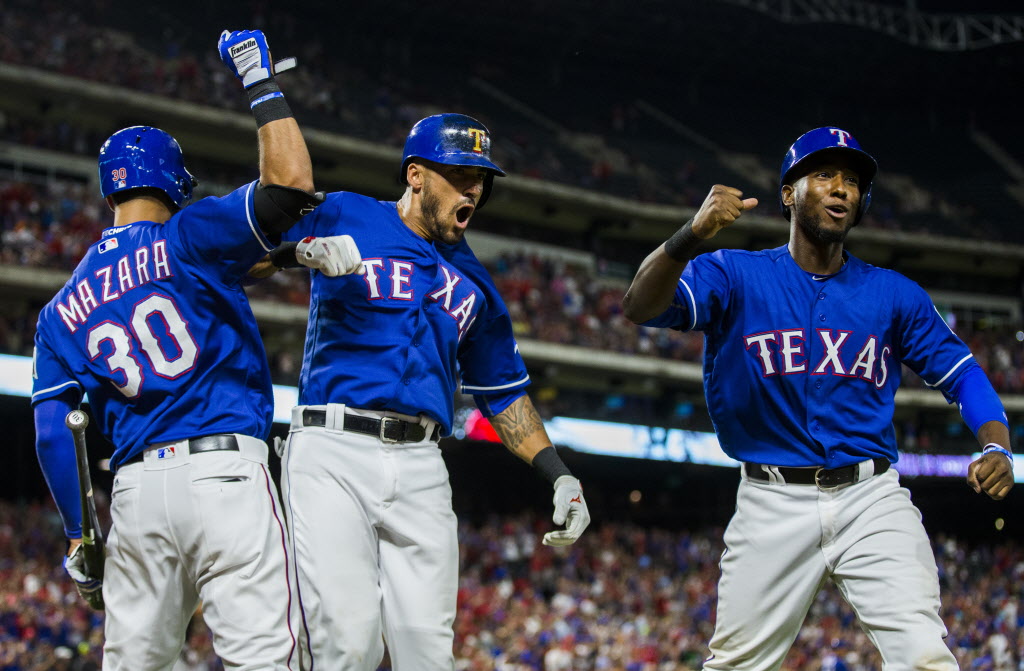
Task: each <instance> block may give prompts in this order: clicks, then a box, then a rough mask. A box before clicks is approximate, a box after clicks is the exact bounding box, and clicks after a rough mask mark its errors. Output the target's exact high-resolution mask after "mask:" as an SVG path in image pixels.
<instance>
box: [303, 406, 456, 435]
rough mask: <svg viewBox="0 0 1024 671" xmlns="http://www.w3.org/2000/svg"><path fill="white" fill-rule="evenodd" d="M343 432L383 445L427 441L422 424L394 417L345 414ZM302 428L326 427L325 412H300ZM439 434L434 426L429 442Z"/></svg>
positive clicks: (438, 428)
mask: <svg viewBox="0 0 1024 671" xmlns="http://www.w3.org/2000/svg"><path fill="white" fill-rule="evenodd" d="M343 421H344V426H343V427H342V428H343V429H344V430H345V431H353V432H355V433H364V434H366V435H368V436H374V437H376V438H379V439H380V440H381V441H382V442H385V443H422V442H423V441H424V440H426V439H427V430H426V428H424V427H423V425H422V424H418V423H416V422H407V421H405V420H404V419H397V418H395V417H381V418H379V419H378V418H376V417H360V416H359V415H351V414H349V413H347V412H346V413H345V419H344V420H343ZM302 425H303V426H327V411H326V410H316V409H314V408H306V409H304V410H303V411H302ZM440 434H441V425H440V424H434V430H433V431H431V432H430V440H432V441H435V442H436V441H437V439H438V437H439V436H440Z"/></svg>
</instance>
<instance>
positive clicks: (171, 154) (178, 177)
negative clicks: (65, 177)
mask: <svg viewBox="0 0 1024 671" xmlns="http://www.w3.org/2000/svg"><path fill="white" fill-rule="evenodd" d="M99 178H100V194H101V195H102V196H103V197H104V198H106V197H108V196H111V195H113V194H115V193H121V192H123V191H127V190H129V189H139V188H144V187H148V188H154V189H159V190H161V191H163V192H164V193H165V194H167V197H168V198H170V199H171V202H172V203H174V205H175V206H176V207H178V208H182V207H184V206H185V205H187V204H188V202H189V201H190V200H191V199H192V195H193V193H194V192H195V188H196V186H198V185H199V181H198V180H197V179H196V178H195V177H194V176H193V175H192V173H190V172H189V171H188V170H187V169H186V168H185V158H184V156H183V155H182V153H181V147H180V146H179V145H178V142H177V140H175V139H174V138H173V137H171V136H170V135H169V134H167V133H165V132H164V131H162V130H160V129H159V128H154V127H152V126H130V127H128V128H123V129H121V130H119V131H117V132H116V133H114V134H113V135H111V136H110V137H109V138H108V139H107V141H106V142H104V143H103V146H102V147H101V148H100V155H99Z"/></svg>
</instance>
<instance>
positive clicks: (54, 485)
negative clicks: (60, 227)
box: [32, 31, 359, 671]
mask: <svg viewBox="0 0 1024 671" xmlns="http://www.w3.org/2000/svg"><path fill="white" fill-rule="evenodd" d="M219 51H220V55H221V57H222V59H223V60H224V62H225V63H226V64H227V65H228V66H229V67H230V68H231V69H232V71H233V72H234V73H235V74H236V75H237V76H238V77H239V78H240V79H241V80H242V81H243V82H244V85H245V87H246V89H247V92H248V94H249V98H250V101H251V107H252V112H253V115H254V116H255V119H256V122H257V125H258V126H259V145H260V180H259V182H253V183H251V184H246V185H245V186H243V187H241V188H239V189H238V190H236V191H234V192H232V193H230V194H228V195H227V196H224V197H223V198H205V199H203V200H201V201H199V202H197V203H195V204H194V205H191V206H188V207H186V205H187V203H188V202H189V200H190V198H191V196H192V191H193V189H194V187H195V185H196V180H195V179H194V178H193V177H192V175H191V174H190V173H189V172H188V170H186V169H185V165H184V161H183V157H182V153H181V149H180V148H179V146H178V143H177V142H176V141H175V140H174V138H172V137H171V136H170V135H168V134H167V133H165V132H164V131H162V130H159V129H157V128H153V127H149V126H133V127H130V128H125V129H123V130H120V131H118V132H117V133H114V134H113V135H112V136H111V137H110V139H108V140H107V141H106V143H105V144H104V145H103V147H102V149H100V154H99V177H100V193H101V194H102V195H103V197H104V198H105V199H106V201H107V204H108V205H109V206H110V208H111V209H112V210H113V212H114V222H113V226H111V227H109V228H107V229H106V230H105V231H104V232H103V237H102V239H101V240H100V241H98V242H97V243H95V244H93V245H92V246H91V247H90V248H89V250H88V251H87V253H86V254H85V256H84V258H83V259H82V261H81V263H80V264H79V266H78V267H77V268H76V269H75V271H74V273H73V274H72V277H71V279H70V280H69V281H68V282H67V284H65V285H64V287H63V288H62V289H61V290H60V291H59V292H58V293H57V295H56V296H55V297H54V298H53V300H51V301H50V302H49V304H47V306H46V307H45V308H44V309H43V311H42V312H41V313H40V316H39V324H38V328H37V333H36V341H35V342H36V349H35V357H34V372H33V378H34V380H33V394H32V403H33V405H34V412H35V425H36V433H37V452H38V455H39V462H40V465H41V466H42V469H43V473H44V475H45V476H46V480H47V483H48V485H49V487H50V491H51V493H52V494H53V497H54V500H55V501H56V502H57V505H58V508H59V509H60V513H61V516H62V518H63V521H64V528H65V533H66V534H67V536H68V538H69V539H71V540H70V551H69V553H68V556H67V558H66V559H65V566H66V568H67V570H68V573H69V574H70V575H71V577H72V578H73V579H74V580H75V582H76V583H77V585H78V587H79V590H80V591H81V592H82V594H83V596H84V597H86V599H87V600H89V601H90V603H91V604H93V605H97V604H98V602H99V600H98V599H97V596H98V594H97V593H98V592H99V591H100V590H101V591H102V597H103V599H102V601H103V602H105V604H106V620H105V637H106V642H105V646H104V658H103V668H104V669H105V670H106V669H110V670H121V669H124V670H131V671H157V670H163V669H170V668H171V667H172V666H173V664H174V663H175V660H176V659H177V657H178V655H179V652H180V650H181V646H182V642H183V640H184V636H185V627H186V625H187V624H188V622H189V619H190V618H191V617H192V614H193V613H194V612H195V610H196V607H197V605H198V604H199V602H200V601H202V602H203V604H204V617H205V619H206V622H207V623H208V624H209V626H210V629H211V630H212V631H213V634H214V647H215V649H216V651H217V653H218V655H220V657H221V658H222V659H223V660H224V663H225V666H226V668H229V669H244V670H256V669H259V670H260V671H264V670H269V669H273V670H275V671H278V670H283V669H296V668H298V663H297V660H296V654H297V646H296V638H297V634H298V626H297V614H298V613H297V610H296V608H295V606H294V604H295V600H294V599H293V595H294V584H293V578H291V577H290V575H289V573H290V561H289V560H288V557H287V552H286V531H285V527H284V520H283V515H282V511H281V507H280V504H279V501H278V499H277V496H276V493H275V487H274V484H273V482H272V481H271V479H270V477H269V475H268V472H267V445H266V443H265V442H264V440H265V438H266V436H267V433H268V431H269V427H270V422H271V418H272V409H273V397H272V394H271V384H270V374H269V371H268V366H267V360H266V354H265V352H264V350H263V345H262V342H261V340H260V336H259V332H258V330H257V327H256V321H255V319H254V317H253V314H252V311H251V310H250V308H249V305H248V302H247V301H246V297H245V294H244V293H243V291H242V288H241V284H240V280H241V279H242V277H243V276H245V274H246V273H247V271H248V270H249V268H250V267H251V266H252V265H253V264H254V263H256V262H257V261H258V260H260V259H261V258H262V257H263V256H264V255H266V254H267V253H268V252H269V251H271V250H272V249H273V248H274V245H273V240H274V239H279V238H280V235H281V233H282V232H284V231H285V230H287V229H288V228H289V227H291V226H292V224H293V223H294V222H295V221H296V220H298V219H299V217H300V216H302V214H304V213H305V212H306V211H309V210H310V209H311V208H314V207H316V206H317V205H318V204H319V202H320V199H319V198H318V197H316V196H315V195H314V194H313V177H312V167H311V164H310V159H309V154H308V152H307V150H306V146H305V143H304V141H303V139H302V135H301V134H300V132H299V127H298V125H297V124H296V122H295V119H294V118H293V117H292V115H291V112H290V111H289V109H288V104H287V102H286V101H285V99H284V98H283V96H282V94H281V91H280V88H279V87H278V85H277V84H276V82H275V79H274V76H273V69H272V66H271V61H270V57H269V52H268V49H267V44H266V40H265V38H264V36H263V34H262V33H261V32H259V31H243V32H232V33H229V32H228V31H225V32H224V34H223V35H222V36H221V39H220V44H219ZM328 250H329V251H330V252H331V254H330V255H328V254H327V251H328ZM300 251H302V252H304V253H303V254H301V255H300V258H302V259H303V260H304V261H305V262H306V263H308V264H309V265H310V266H311V267H316V268H319V269H320V270H322V271H324V272H325V273H326V274H332V275H333V274H337V273H339V272H345V271H347V270H354V269H355V268H356V267H357V266H358V265H359V264H358V258H359V256H358V252H357V250H355V248H354V246H352V245H351V240H347V241H346V240H343V239H342V240H329V241H323V240H320V241H317V240H311V241H307V242H305V243H303V244H302V245H300ZM346 254H347V259H348V262H347V266H346V265H345V258H346ZM339 259H340V265H339ZM86 394H87V395H88V400H89V403H90V405H91V407H92V415H93V417H94V418H95V419H96V421H97V423H98V424H99V426H100V429H101V430H102V432H103V434H104V435H105V436H106V437H107V438H108V439H109V440H110V441H111V442H112V443H113V445H114V452H113V456H112V457H111V460H110V461H111V467H112V470H113V471H114V472H115V474H116V476H115V479H114V486H113V493H112V504H111V516H112V518H113V528H112V529H111V531H110V536H109V539H108V545H107V550H108V551H107V557H106V562H105V569H104V575H105V582H104V583H103V584H102V585H101V584H99V581H97V580H95V579H93V578H92V577H91V576H88V575H85V574H84V572H83V563H82V561H81V553H79V552H78V548H79V547H80V540H79V538H80V535H81V526H80V522H81V510H80V507H81V506H80V505H79V503H78V493H77V490H78V485H77V481H76V464H75V457H74V447H73V443H72V438H71V435H70V433H69V432H68V431H67V429H65V428H64V423H63V421H64V420H63V418H64V416H65V414H66V413H67V412H68V411H69V410H70V409H71V408H73V407H77V405H78V404H79V402H80V401H81V400H82V399H83V397H84V396H85V395H86Z"/></svg>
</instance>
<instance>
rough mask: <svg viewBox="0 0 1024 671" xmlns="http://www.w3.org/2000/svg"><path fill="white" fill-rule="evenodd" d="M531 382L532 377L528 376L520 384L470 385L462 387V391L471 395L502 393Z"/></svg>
mask: <svg viewBox="0 0 1024 671" xmlns="http://www.w3.org/2000/svg"><path fill="white" fill-rule="evenodd" d="M529 381H530V376H529V375H527V376H526V377H524V378H523V379H522V380H519V381H518V382H509V383H508V384H502V385H498V386H497V387H472V386H470V385H462V390H463V391H466V392H471V393H472V392H480V391H500V390H502V389H512V388H513V387H518V386H519V385H522V384H526V383H527V382H529Z"/></svg>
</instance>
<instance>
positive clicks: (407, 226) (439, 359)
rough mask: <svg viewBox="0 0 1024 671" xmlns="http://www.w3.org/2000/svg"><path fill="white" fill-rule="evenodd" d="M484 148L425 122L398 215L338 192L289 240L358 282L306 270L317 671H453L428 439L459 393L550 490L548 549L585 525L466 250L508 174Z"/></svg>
mask: <svg viewBox="0 0 1024 671" xmlns="http://www.w3.org/2000/svg"><path fill="white" fill-rule="evenodd" d="M490 147H491V138H490V134H489V133H488V131H487V128H486V127H484V125H483V124H481V123H480V122H479V121H477V120H475V119H472V118H470V117H468V116H463V115H461V114H440V115H436V116H431V117H428V118H426V119H423V120H421V121H420V122H418V123H417V124H416V125H415V126H414V127H413V128H412V131H411V132H410V133H409V136H408V139H407V141H406V144H405V152H404V157H403V160H402V167H401V172H400V180H401V181H402V182H403V183H404V184H405V185H406V190H405V193H404V195H403V196H402V197H401V199H400V200H399V201H398V202H385V201H379V200H375V199H373V198H368V197H366V196H361V195H358V194H355V193H346V192H339V193H331V194H328V195H327V197H326V201H325V202H324V204H323V205H321V206H320V207H318V208H317V209H316V210H315V211H314V212H313V213H312V214H310V215H308V216H306V217H305V218H303V219H302V221H300V222H299V224H298V225H297V226H296V227H295V228H294V229H292V231H290V232H289V234H288V235H289V237H290V238H294V239H300V238H302V237H303V236H308V235H311V236H333V235H335V234H339V233H346V234H349V235H351V236H352V237H353V238H354V239H355V241H356V243H357V244H358V246H359V249H360V251H361V253H362V257H363V258H362V267H363V271H364V272H363V274H362V275H361V276H355V275H353V276H349V277H327V276H326V275H325V274H324V273H322V272H313V278H312V297H311V303H310V316H309V327H308V330H307V334H306V348H305V357H304V360H303V366H302V374H301V379H300V385H299V386H300V391H299V394H300V397H299V400H300V403H301V404H302V405H299V406H298V407H296V408H294V409H293V411H292V424H291V431H290V434H289V439H288V443H287V445H286V447H285V453H284V455H283V469H282V470H283V473H284V475H283V488H282V491H283V496H284V497H285V506H286V508H287V510H288V517H289V521H290V524H291V532H292V533H291V540H292V547H293V551H294V553H295V557H296V566H297V569H298V581H297V582H298V591H299V598H300V601H301V605H302V612H303V623H304V625H305V628H306V631H307V633H308V636H309V650H310V656H309V661H310V662H311V664H310V666H309V668H311V669H346V670H349V669H366V670H372V669H376V668H377V664H378V663H379V662H380V660H381V659H382V657H383V652H384V640H386V642H387V646H388V650H389V652H390V655H391V661H392V663H393V664H394V668H395V669H396V671H431V670H437V669H446V670H449V671H450V670H451V669H453V668H454V657H453V651H452V643H453V638H454V634H453V631H452V623H453V622H454V619H455V608H456V591H457V587H458V562H459V554H458V544H457V536H456V519H455V514H454V512H453V511H452V501H451V498H452V492H451V487H450V486H449V483H448V472H447V470H446V468H445V465H444V461H443V460H442V458H441V452H440V450H439V449H438V446H437V440H438V438H439V437H441V436H446V435H448V434H449V433H451V429H452V421H453V414H454V394H455V392H456V390H457V389H458V388H459V386H460V384H461V388H462V390H463V391H464V392H466V393H469V394H472V395H473V396H474V398H475V400H476V403H477V405H478V406H479V407H480V409H481V410H482V411H483V412H484V414H486V415H487V416H488V417H490V419H491V422H492V424H493V425H494V428H495V430H496V431H497V433H498V435H499V436H500V437H501V439H502V441H503V442H504V443H505V445H506V446H507V447H508V449H509V450H511V451H512V452H513V453H514V454H516V455H517V456H519V457H520V458H521V459H523V460H524V461H526V462H527V463H530V464H532V465H533V466H535V467H536V468H537V470H538V471H539V472H540V473H541V474H543V475H544V476H545V477H547V478H548V479H549V480H550V481H551V483H552V485H553V487H554V505H555V513H554V518H553V519H554V522H555V524H558V525H561V524H563V523H564V524H565V525H566V526H565V528H564V529H559V530H555V531H552V532H549V533H548V534H546V535H545V537H544V542H545V543H547V544H549V545H568V544H570V543H572V542H574V541H575V540H576V539H577V538H578V537H579V536H580V534H581V533H582V532H583V530H584V528H585V527H586V526H587V524H588V523H589V522H590V515H589V513H588V511H587V505H586V502H585V501H584V499H583V492H582V490H581V488H580V483H579V480H577V479H576V478H574V477H573V476H572V475H571V474H570V472H569V470H568V468H566V466H565V464H563V463H562V461H561V459H559V457H558V454H557V453H556V452H555V449H554V448H553V447H552V446H551V441H550V439H549V438H548V436H547V433H546V432H545V430H544V426H543V424H542V422H541V420H540V416H539V415H538V413H537V411H536V410H535V409H534V407H533V404H532V403H531V402H530V399H529V397H528V396H527V395H526V392H525V387H526V385H527V384H528V383H529V376H528V375H527V373H526V367H525V365H524V363H523V360H522V358H521V357H520V355H519V351H518V348H517V346H516V343H515V340H514V339H513V337H512V325H511V321H510V319H509V317H508V313H507V311H506V309H505V305H504V303H503V302H502V300H501V298H500V296H499V295H498V292H497V290H496V289H495V287H494V284H493V283H492V281H491V279H490V277H489V276H488V274H487V271H486V270H485V269H484V268H483V266H482V265H481V264H480V262H479V261H478V260H477V259H476V257H475V256H474V255H473V252H472V251H471V250H470V248H469V246H468V245H467V244H466V242H465V240H464V239H463V233H464V232H465V230H466V227H467V226H468V225H469V221H470V218H471V217H472V216H473V213H474V212H475V211H477V210H478V209H480V208H481V207H483V205H484V203H485V202H486V201H487V198H488V196H489V194H490V192H491V186H492V182H493V180H494V177H495V175H499V176H501V175H504V173H503V172H502V171H501V169H500V168H499V167H498V166H497V165H495V164H494V163H493V162H492V161H491V159H490ZM300 256H301V254H300ZM278 265H280V263H278ZM382 637H383V640H382Z"/></svg>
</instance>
